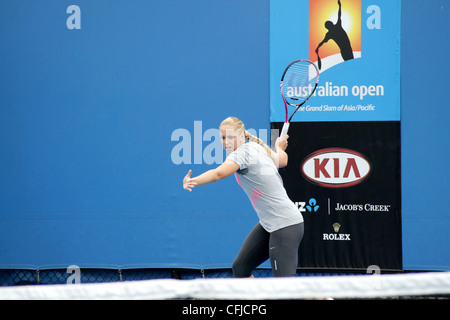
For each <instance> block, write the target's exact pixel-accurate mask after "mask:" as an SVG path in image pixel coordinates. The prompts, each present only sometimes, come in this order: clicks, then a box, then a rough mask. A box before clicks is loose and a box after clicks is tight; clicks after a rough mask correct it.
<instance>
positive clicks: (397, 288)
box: [0, 272, 450, 300]
mask: <svg viewBox="0 0 450 320" xmlns="http://www.w3.org/2000/svg"><path fill="white" fill-rule="evenodd" d="M449 295H450V272H427V273H409V274H385V275H353V276H315V277H294V278H256V279H236V278H220V279H211V278H197V279H192V280H180V279H154V280H139V281H118V282H109V283H78V284H67V285H61V284H59V285H58V284H57V285H23V286H9V287H1V288H0V299H1V300H8V299H13V300H36V299H37V300H52V299H57V300H69V299H70V300H73V299H77V300H116V299H120V300H169V299H201V300H203V299H219V300H278V299H279V300H281V299H283V300H284V299H323V298H328V297H331V298H333V299H398V298H402V297H404V298H406V297H408V298H427V297H428V298H429V297H434V298H440V299H448V298H449Z"/></svg>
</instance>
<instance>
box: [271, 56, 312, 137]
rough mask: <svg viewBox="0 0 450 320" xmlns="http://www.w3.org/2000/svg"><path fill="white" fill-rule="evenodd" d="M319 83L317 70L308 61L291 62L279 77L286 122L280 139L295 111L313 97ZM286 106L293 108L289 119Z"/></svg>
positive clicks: (284, 133) (287, 128)
mask: <svg viewBox="0 0 450 320" xmlns="http://www.w3.org/2000/svg"><path fill="white" fill-rule="evenodd" d="M318 83H319V69H317V66H316V65H315V64H314V63H312V62H311V61H309V60H306V59H300V60H295V61H293V62H291V63H290V64H289V65H288V66H287V68H286V69H285V70H284V72H283V76H282V77H281V83H280V90H281V96H282V97H283V101H284V107H285V108H286V121H285V122H284V125H283V129H281V135H280V137H281V138H283V137H284V136H285V135H287V132H288V130H289V124H290V122H291V119H292V117H293V116H294V114H295V113H296V112H297V110H298V109H299V108H300V107H301V106H302V105H303V104H304V103H305V102H306V101H307V100H308V99H309V98H310V97H311V96H312V95H313V93H314V91H316V88H317V84H318ZM288 105H290V106H292V107H295V110H294V111H293V112H292V114H291V116H290V117H289V110H288Z"/></svg>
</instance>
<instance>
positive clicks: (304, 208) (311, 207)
mask: <svg viewBox="0 0 450 320" xmlns="http://www.w3.org/2000/svg"><path fill="white" fill-rule="evenodd" d="M294 203H295V205H296V206H297V207H298V211H300V212H311V213H314V212H317V210H319V205H318V204H317V201H316V199H314V198H311V199H309V201H308V203H306V202H294Z"/></svg>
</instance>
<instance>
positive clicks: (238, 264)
mask: <svg viewBox="0 0 450 320" xmlns="http://www.w3.org/2000/svg"><path fill="white" fill-rule="evenodd" d="M219 130H220V135H221V139H222V144H223V147H224V148H225V150H226V152H227V153H228V156H227V158H226V160H225V161H224V163H222V164H221V165H220V166H218V167H217V168H215V169H212V170H209V171H206V172H205V173H203V174H201V175H199V176H196V177H191V173H192V170H189V172H188V173H187V175H186V176H185V177H184V179H183V188H184V189H186V190H189V191H192V189H193V188H194V187H196V186H200V185H204V184H208V183H211V182H215V181H218V180H220V179H224V178H226V177H228V176H230V175H231V174H233V173H234V174H235V176H236V180H237V182H238V184H239V185H240V186H241V187H242V189H244V191H245V192H246V193H247V195H248V197H249V198H250V201H251V203H252V205H253V208H254V209H255V211H256V213H257V215H258V217H259V222H258V223H257V224H256V226H255V227H254V228H253V229H252V231H251V232H250V233H249V235H248V236H247V238H246V239H245V241H244V243H243V245H242V248H241V249H240V251H239V253H238V255H237V257H236V259H235V260H234V262H233V265H232V268H233V274H234V276H235V277H239V278H243V277H251V276H252V271H253V270H254V269H255V268H256V267H258V266H259V265H260V264H261V263H263V262H264V261H266V260H267V259H269V258H270V264H271V267H272V272H273V275H274V276H275V277H288V276H295V273H296V269H297V261H298V248H299V245H300V242H301V240H302V238H303V230H304V227H303V217H302V215H301V213H300V212H299V210H298V208H297V206H296V205H295V204H294V203H293V202H292V201H291V200H290V199H289V197H288V196H287V193H286V190H285V189H284V187H283V181H282V179H281V176H280V175H279V173H278V168H279V167H284V166H286V165H287V162H288V156H287V154H286V152H285V150H286V147H287V139H288V136H285V137H284V138H279V139H277V142H276V147H275V152H274V151H272V150H271V149H270V148H269V146H267V145H266V144H265V143H264V142H262V141H261V140H260V139H259V138H257V137H255V136H253V135H251V134H249V133H248V132H247V131H246V130H245V128H244V124H243V123H242V121H241V120H239V119H238V118H234V117H229V118H227V119H225V120H224V121H223V122H222V123H221V124H220V128H219ZM246 139H247V140H249V142H246Z"/></svg>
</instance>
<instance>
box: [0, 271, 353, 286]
mask: <svg viewBox="0 0 450 320" xmlns="http://www.w3.org/2000/svg"><path fill="white" fill-rule="evenodd" d="M358 273H360V272H357V273H353V272H351V273H350V272H344V273H327V272H325V273H323V272H317V271H315V272H298V273H297V276H317V275H354V274H358ZM253 275H254V276H255V277H257V278H258V277H271V276H272V270H271V269H256V270H255V271H254V272H253ZM78 276H79V279H78V281H79V282H80V283H100V282H115V281H134V280H151V279H182V280H188V279H197V278H231V277H233V272H232V271H231V269H206V270H203V269H124V270H122V269H83V268H81V269H79V274H78ZM72 281H73V272H72V271H71V270H69V269H51V270H26V269H0V286H18V285H36V284H40V285H45V284H67V283H73V282H72Z"/></svg>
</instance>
